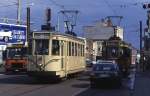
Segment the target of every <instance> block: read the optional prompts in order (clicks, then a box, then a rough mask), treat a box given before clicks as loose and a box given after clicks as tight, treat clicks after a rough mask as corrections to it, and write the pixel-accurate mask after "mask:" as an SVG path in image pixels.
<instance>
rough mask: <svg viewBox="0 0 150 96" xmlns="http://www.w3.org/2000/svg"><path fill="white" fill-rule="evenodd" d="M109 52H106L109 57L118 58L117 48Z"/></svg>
mask: <svg viewBox="0 0 150 96" xmlns="http://www.w3.org/2000/svg"><path fill="white" fill-rule="evenodd" d="M109 50H110V51H109V52H108V54H110V56H111V57H117V56H118V48H115V47H114V48H110V49H109Z"/></svg>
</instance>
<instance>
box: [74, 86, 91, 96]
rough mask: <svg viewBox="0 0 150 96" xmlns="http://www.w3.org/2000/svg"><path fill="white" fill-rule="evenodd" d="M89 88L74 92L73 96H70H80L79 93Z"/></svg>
mask: <svg viewBox="0 0 150 96" xmlns="http://www.w3.org/2000/svg"><path fill="white" fill-rule="evenodd" d="M89 88H90V87H87V88H85V89H83V90H80V91H77V92H75V93H74V94H73V95H71V96H77V95H78V94H80V93H81V92H84V91H86V90H87V89H89Z"/></svg>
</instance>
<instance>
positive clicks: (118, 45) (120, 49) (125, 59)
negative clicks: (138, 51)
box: [102, 36, 132, 76]
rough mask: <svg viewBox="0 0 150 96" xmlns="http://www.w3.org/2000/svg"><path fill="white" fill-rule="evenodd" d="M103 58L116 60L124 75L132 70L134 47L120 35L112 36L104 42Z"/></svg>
mask: <svg viewBox="0 0 150 96" xmlns="http://www.w3.org/2000/svg"><path fill="white" fill-rule="evenodd" d="M102 53H103V59H105V60H114V61H115V62H116V63H117V64H118V65H119V68H120V71H121V73H122V75H123V76H127V75H128V74H129V72H130V66H131V64H132V47H131V45H130V44H127V43H126V42H124V41H122V40H121V39H120V38H119V37H116V36H114V37H111V38H110V39H109V40H107V41H105V42H104V43H103V52H102Z"/></svg>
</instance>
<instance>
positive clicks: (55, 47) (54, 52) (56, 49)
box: [52, 40, 60, 55]
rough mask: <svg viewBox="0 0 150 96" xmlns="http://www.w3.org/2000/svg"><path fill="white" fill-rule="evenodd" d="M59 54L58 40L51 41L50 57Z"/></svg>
mask: <svg viewBox="0 0 150 96" xmlns="http://www.w3.org/2000/svg"><path fill="white" fill-rule="evenodd" d="M59 54H60V46H59V40H53V41H52V55H59Z"/></svg>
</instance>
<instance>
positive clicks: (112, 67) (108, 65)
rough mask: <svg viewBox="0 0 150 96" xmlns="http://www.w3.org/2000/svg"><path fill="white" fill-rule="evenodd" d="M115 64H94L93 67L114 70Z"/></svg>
mask: <svg viewBox="0 0 150 96" xmlns="http://www.w3.org/2000/svg"><path fill="white" fill-rule="evenodd" d="M116 68H117V67H116V66H115V64H96V65H95V66H94V67H93V70H94V71H114V70H116Z"/></svg>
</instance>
